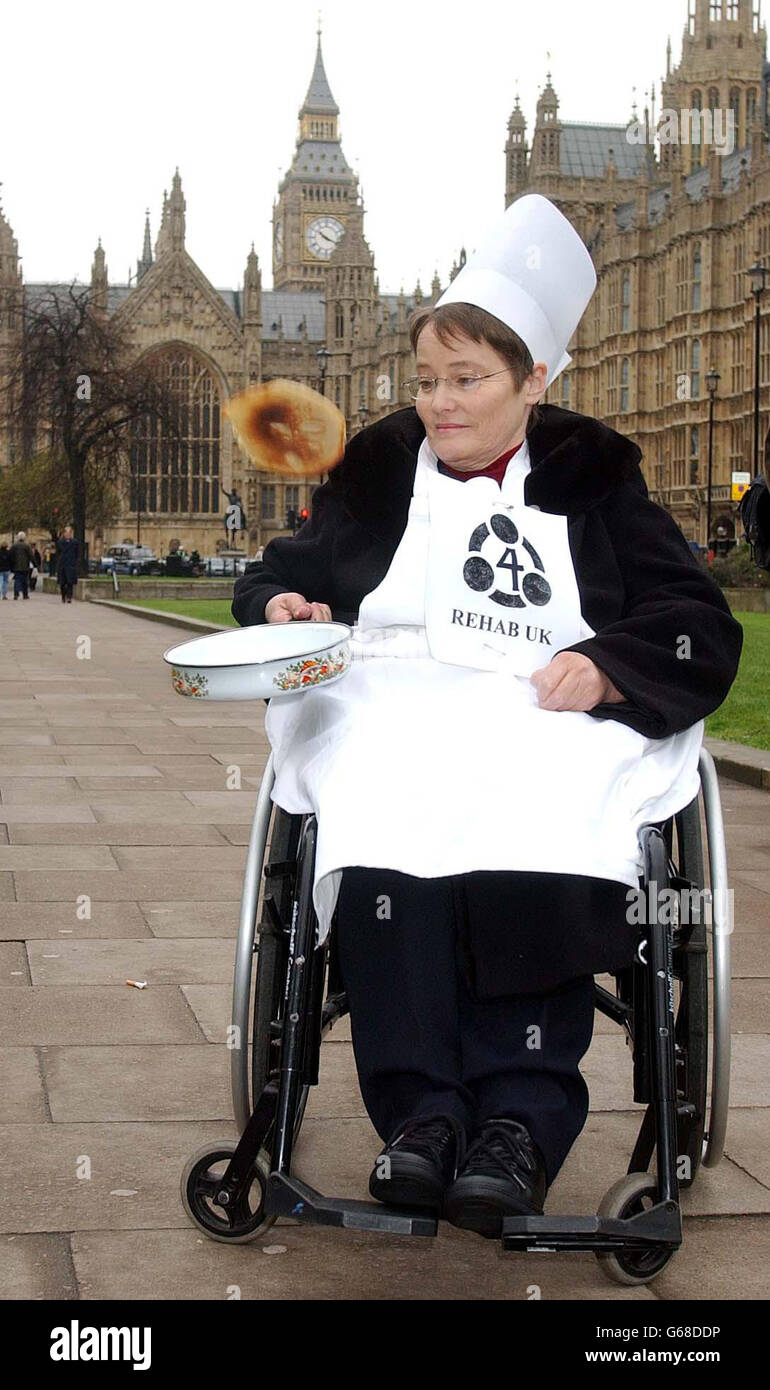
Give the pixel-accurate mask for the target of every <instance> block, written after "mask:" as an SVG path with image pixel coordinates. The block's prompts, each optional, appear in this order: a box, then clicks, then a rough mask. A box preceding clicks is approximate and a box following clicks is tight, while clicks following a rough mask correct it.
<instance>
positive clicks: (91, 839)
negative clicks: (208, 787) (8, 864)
mask: <svg viewBox="0 0 770 1390" xmlns="http://www.w3.org/2000/svg"><path fill="white" fill-rule="evenodd" d="M9 839H10V843H11V844H12V845H36V846H37V847H38V849H41V848H42V846H46V850H45V858H46V862H47V856H48V846H50V845H112V846H114V847H115V848H116V849H119V848H126V847H128V846H133V845H148V846H149V845H156V846H158V845H159V846H165V847H166V851H167V855H168V857H169V858H171V857H172V855H174V854H175V851H174V849H173V848H171V847H172V846H177V845H209V846H211V847H212V848H213V847H216V846H219V847H220V848H223V849H224V848H226V847H227V845H228V843H229V841H228V840H227V836H226V835H225V834H224V833H222V832H220V831H219V830H217V828H216V826H214V825H169V824H168V822H167V821H166V823H165V824H156V825H142V824H141V823H140V824H138V825H132V824H131V823H130V822H124V823H122V824H121V823H118V824H115V825H105V824H98V823H96V822H94V823H92V824H87V825H67V824H64V825H24V824H21V825H14V824H11V825H10V826H9ZM39 857H41V856H39Z"/></svg>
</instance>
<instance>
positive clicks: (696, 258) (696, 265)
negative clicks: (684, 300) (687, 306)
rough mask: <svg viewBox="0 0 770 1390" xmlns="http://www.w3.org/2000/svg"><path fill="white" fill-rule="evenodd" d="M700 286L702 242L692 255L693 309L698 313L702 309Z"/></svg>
mask: <svg viewBox="0 0 770 1390" xmlns="http://www.w3.org/2000/svg"><path fill="white" fill-rule="evenodd" d="M700 286H701V252H700V242H698V244H697V245H696V247H695V250H694V251H693V254H692V307H693V309H694V310H695V312H696V313H697V311H698V310H699V309H700Z"/></svg>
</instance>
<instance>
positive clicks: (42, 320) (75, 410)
mask: <svg viewBox="0 0 770 1390" xmlns="http://www.w3.org/2000/svg"><path fill="white" fill-rule="evenodd" d="M132 353H133V349H132V345H131V343H130V341H129V339H128V337H127V334H126V332H125V330H124V329H123V328H122V327H119V326H118V325H116V324H115V322H114V321H113V320H112V319H110V318H108V317H107V315H106V314H104V313H103V312H102V311H101V310H100V309H99V308H98V306H96V305H95V304H94V302H93V297H92V294H91V291H90V289H89V288H88V287H86V286H78V285H76V284H71V285H68V286H65V287H59V286H52V287H50V288H47V289H46V290H45V291H44V293H43V294H42V295H41V296H40V297H39V298H38V299H37V300H36V301H35V302H34V303H31V304H27V305H25V308H24V319H23V329H22V335H21V348H20V351H19V353H18V356H17V358H16V359H15V361H12V362H11V363H10V364H9V373H8V377H7V391H6V393H5V402H6V403H5V407H4V412H3V413H4V417H5V420H4V423H5V424H6V426H7V427H8V428H9V429H10V431H11V432H12V434H13V435H14V436H15V438H16V440H17V441H18V446H19V452H20V455H21V459H22V462H21V464H19V465H16V466H17V467H21V468H22V469H23V468H24V466H25V462H29V463H30V464H31V463H32V460H33V459H34V458H36V457H37V456H39V455H40V453H41V452H45V453H46V454H47V455H48V457H49V458H53V459H56V460H60V462H61V468H62V470H63V472H64V474H65V476H66V480H67V490H68V496H69V502H70V506H71V514H72V525H73V527H74V530H75V535H76V537H77V539H78V541H79V542H80V554H81V556H83V557H84V556H85V532H86V526H87V524H88V522H89V519H90V518H89V493H90V496H91V512H92V513H94V514H96V513H98V512H99V511H100V510H101V508H100V506H99V502H98V489H99V487H100V484H104V485H106V486H107V487H108V488H109V487H110V486H114V485H115V484H119V483H120V482H121V480H124V479H125V477H126V475H127V472H128V471H129V469H130V459H131V441H132V435H133V434H134V433H135V430H136V427H137V425H138V424H139V422H140V421H143V420H147V419H151V420H155V421H160V423H161V425H162V427H163V429H164V431H167V432H168V433H169V434H170V435H172V436H173V435H175V433H176V431H177V429H178V425H177V420H178V403H177V402H176V398H175V397H174V396H173V395H171V394H170V393H169V391H168V388H167V387H166V386H164V384H163V380H162V378H161V377H160V375H159V374H158V373H157V371H156V370H155V369H153V366H152V364H151V363H150V362H142V361H140V362H138V363H137V362H132ZM94 519H95V516H94Z"/></svg>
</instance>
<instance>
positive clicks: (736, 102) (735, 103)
mask: <svg viewBox="0 0 770 1390" xmlns="http://www.w3.org/2000/svg"><path fill="white" fill-rule="evenodd" d="M729 106H730V110H731V111H732V113H733V120H734V121H735V129H736V131H737V130H738V115H739V112H740V107H741V94H740V91H739V89H738V88H737V87H731V88H730V101H729Z"/></svg>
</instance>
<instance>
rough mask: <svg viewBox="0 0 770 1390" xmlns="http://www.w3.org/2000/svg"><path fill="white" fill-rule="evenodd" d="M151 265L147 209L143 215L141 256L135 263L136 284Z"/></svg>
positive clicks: (150, 242) (148, 213) (148, 212)
mask: <svg viewBox="0 0 770 1390" xmlns="http://www.w3.org/2000/svg"><path fill="white" fill-rule="evenodd" d="M151 265H152V241H151V238H150V209H149V208H147V209H146V210H145V215H144V245H143V247H142V254H141V256H140V257H139V260H138V261H137V263H136V278H137V282H138V281H139V280H141V278H142V276H143V275H144V274H146V272H147V271H148V270H149V269H150V266H151Z"/></svg>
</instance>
